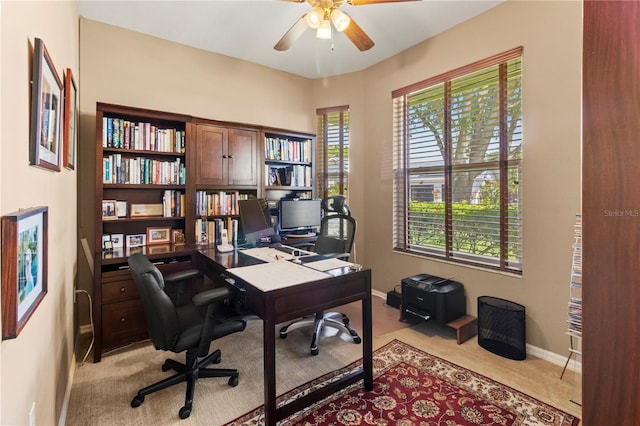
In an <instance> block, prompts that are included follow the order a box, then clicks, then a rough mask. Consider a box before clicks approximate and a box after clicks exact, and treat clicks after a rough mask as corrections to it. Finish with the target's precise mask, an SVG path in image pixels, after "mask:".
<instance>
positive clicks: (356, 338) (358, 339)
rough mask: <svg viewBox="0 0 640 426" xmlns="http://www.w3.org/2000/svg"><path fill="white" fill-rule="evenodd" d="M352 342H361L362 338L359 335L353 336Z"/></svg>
mask: <svg viewBox="0 0 640 426" xmlns="http://www.w3.org/2000/svg"><path fill="white" fill-rule="evenodd" d="M353 343H362V339H361V338H359V337H354V338H353Z"/></svg>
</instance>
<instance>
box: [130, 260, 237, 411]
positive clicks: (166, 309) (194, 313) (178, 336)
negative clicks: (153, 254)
mask: <svg viewBox="0 0 640 426" xmlns="http://www.w3.org/2000/svg"><path fill="white" fill-rule="evenodd" d="M128 262H129V266H130V268H131V273H132V275H133V279H134V281H135V283H136V287H137V289H138V293H139V294H140V299H141V300H142V305H143V307H144V314H145V318H146V320H147V327H148V329H149V336H150V337H151V341H152V342H153V345H154V346H155V348H156V349H158V350H164V351H171V352H175V353H180V352H183V351H186V362H185V364H182V363H179V362H178V361H175V360H173V359H167V360H166V361H165V362H164V364H162V371H167V370H169V369H173V370H175V371H177V374H175V375H173V376H171V377H168V378H166V379H164V380H161V381H159V382H158V383H155V384H152V385H150V386H147V387H145V388H143V389H141V390H140V391H138V394H137V395H136V396H135V397H134V398H133V400H132V401H131V406H132V407H134V408H135V407H138V406H140V404H142V403H143V402H144V397H145V396H146V395H148V394H150V393H153V392H156V391H159V390H161V389H165V388H167V387H169V386H173V385H175V384H178V383H181V382H183V381H184V382H187V389H186V394H185V402H184V406H183V407H182V408H180V411H179V412H178V414H179V416H180V418H181V419H186V418H187V417H189V415H190V414H191V409H192V406H193V394H194V390H195V384H196V380H197V379H198V378H199V377H229V385H230V386H237V385H238V374H239V373H238V370H235V369H233V370H232V369H213V368H206V367H207V366H208V365H209V364H211V363H215V364H217V363H219V362H220V350H215V351H214V352H212V353H209V347H210V345H211V342H212V341H213V340H216V339H219V338H221V337H224V336H227V335H229V334H232V333H236V332H239V331H242V330H244V329H245V326H246V322H245V321H244V320H242V319H228V318H227V319H223V316H222V315H220V312H221V311H223V308H224V307H225V303H224V301H226V300H228V299H229V298H231V297H232V291H231V290H230V289H228V288H226V287H224V288H215V289H213V290H208V291H204V292H202V293H198V294H196V295H195V296H194V297H193V299H192V303H185V304H182V305H179V306H176V305H174V303H173V302H172V300H171V299H170V298H169V296H168V295H167V294H166V293H165V292H164V279H163V277H162V273H161V272H160V271H159V270H158V268H157V267H156V266H155V265H154V264H152V263H151V262H150V261H149V259H148V258H147V257H146V256H144V255H143V254H141V253H136V254H133V255H131V256H130V257H129V260H128ZM218 317H220V318H218ZM199 358H201V359H200V360H199Z"/></svg>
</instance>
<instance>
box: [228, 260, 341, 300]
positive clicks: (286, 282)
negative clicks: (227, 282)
mask: <svg viewBox="0 0 640 426" xmlns="http://www.w3.org/2000/svg"><path fill="white" fill-rule="evenodd" d="M283 254H284V253H283ZM227 272H228V273H230V274H232V275H235V276H236V277H238V278H240V279H242V280H244V281H245V282H247V283H249V284H251V285H252V286H254V287H255V288H257V289H259V290H262V291H272V290H278V289H281V288H285V287H290V286H292V285H296V284H302V283H306V282H310V281H317V280H322V279H325V278H327V277H330V276H331V275H329V274H327V273H325V272H321V271H317V270H315V269H311V268H307V267H306V266H302V265H299V264H297V263H293V262H288V261H283V262H267V263H260V264H258V265H251V266H242V267H239V268H231V269H227Z"/></svg>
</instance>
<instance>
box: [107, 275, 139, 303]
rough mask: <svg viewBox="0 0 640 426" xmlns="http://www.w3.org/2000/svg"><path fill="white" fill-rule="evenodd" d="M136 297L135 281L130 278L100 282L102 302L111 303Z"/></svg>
mask: <svg viewBox="0 0 640 426" xmlns="http://www.w3.org/2000/svg"><path fill="white" fill-rule="evenodd" d="M137 297H138V290H137V289H136V283H135V282H134V281H133V278H131V274H130V273H129V279H126V280H122V281H114V282H110V283H103V284H102V303H103V304H105V303H112V302H117V301H121V300H127V299H135V298H137Z"/></svg>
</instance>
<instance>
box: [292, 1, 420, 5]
mask: <svg viewBox="0 0 640 426" xmlns="http://www.w3.org/2000/svg"><path fill="white" fill-rule="evenodd" d="M289 1H291V0H289ZM294 1H295V0H294ZM408 1H422V0H347V3H349V4H350V5H351V6H362V5H365V4H376V3H403V2H408Z"/></svg>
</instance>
